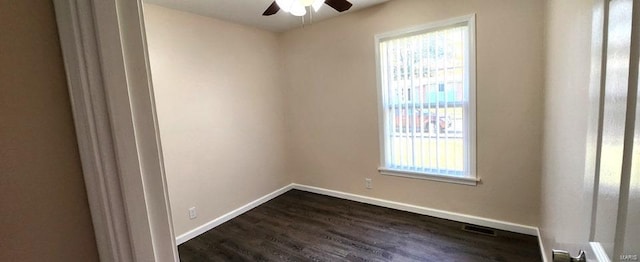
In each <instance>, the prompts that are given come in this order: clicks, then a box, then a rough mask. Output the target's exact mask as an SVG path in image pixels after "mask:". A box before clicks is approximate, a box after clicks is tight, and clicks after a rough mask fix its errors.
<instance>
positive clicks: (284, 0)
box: [276, 0, 296, 13]
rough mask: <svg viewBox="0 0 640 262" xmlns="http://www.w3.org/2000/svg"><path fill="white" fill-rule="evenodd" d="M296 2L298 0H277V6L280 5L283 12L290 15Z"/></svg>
mask: <svg viewBox="0 0 640 262" xmlns="http://www.w3.org/2000/svg"><path fill="white" fill-rule="evenodd" d="M295 1H296V0H276V4H278V6H279V7H280V9H282V11H285V12H286V13H289V12H291V5H293V2H295Z"/></svg>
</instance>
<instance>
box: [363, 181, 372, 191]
mask: <svg viewBox="0 0 640 262" xmlns="http://www.w3.org/2000/svg"><path fill="white" fill-rule="evenodd" d="M364 186H365V187H366V188H367V189H372V188H373V185H372V184H371V178H365V179H364Z"/></svg>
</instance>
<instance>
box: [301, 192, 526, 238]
mask: <svg viewBox="0 0 640 262" xmlns="http://www.w3.org/2000/svg"><path fill="white" fill-rule="evenodd" d="M292 185H293V189H298V190H302V191H307V192H311V193H316V194H321V195H326V196H332V197H337V198H342V199H347V200H352V201H356V202H361V203H366V204H371V205H376V206H381V207H387V208H392V209H397V210H402V211H407V212H411V213H417V214H421V215H427V216H432V217H437V218H443V219H448V220H453V221H458V222H462V223H469V224H474V225H478V226H484V227H490V228H495V229H500V230H505V231H510V232H516V233H521V234H527V235H532V236H538V228H536V227H532V226H526V225H521V224H515V223H511V222H506V221H500V220H495V219H489V218H483V217H477V216H470V215H465V214H460V213H454V212H449V211H444V210H438V209H432V208H426V207H421V206H415V205H410V204H405V203H400V202H394V201H389V200H384V199H379V198H372V197H366V196H361V195H356V194H351V193H345V192H340V191H335V190H329V189H324V188H319V187H312V186H305V185H300V184H295V183H294V184H292Z"/></svg>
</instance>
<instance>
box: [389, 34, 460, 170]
mask: <svg viewBox="0 0 640 262" xmlns="http://www.w3.org/2000/svg"><path fill="white" fill-rule="evenodd" d="M468 37H469V32H468V25H467V24H466V23H464V24H457V25H456V26H448V27H446V28H443V29H441V30H430V31H426V32H423V33H419V34H414V33H412V34H410V35H408V36H406V37H399V38H393V39H388V40H383V41H380V46H379V47H380V73H381V74H380V77H381V79H380V81H381V88H382V90H381V94H382V106H383V117H384V119H383V125H384V139H385V141H384V147H385V148H384V153H385V154H384V158H385V159H384V164H385V167H386V168H390V169H397V170H406V171H413V172H421V173H429V174H441V175H450V176H465V175H469V171H468V170H469V167H468V166H467V165H468V161H467V160H468V158H469V148H468V144H469V143H466V139H465V135H466V134H468V131H467V130H468V129H467V128H468V126H469V119H467V118H468V116H469V112H465V110H468V109H469V106H468V102H469V101H467V100H468V99H467V97H468V93H469V90H468V88H469V83H467V82H466V81H468V80H467V79H469V77H468V74H469V72H468V71H469V70H468V68H467V67H468V61H467V59H468V58H467V57H466V56H468V53H469V52H468V50H466V49H467V48H468V44H467V43H468V41H469V40H468Z"/></svg>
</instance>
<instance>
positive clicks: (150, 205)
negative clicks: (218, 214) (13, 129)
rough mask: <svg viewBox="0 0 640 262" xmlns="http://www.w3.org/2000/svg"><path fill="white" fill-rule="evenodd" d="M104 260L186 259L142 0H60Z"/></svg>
mask: <svg viewBox="0 0 640 262" xmlns="http://www.w3.org/2000/svg"><path fill="white" fill-rule="evenodd" d="M54 5H55V12H56V19H57V23H58V30H59V35H60V42H61V45H62V53H63V56H64V63H65V69H66V73H67V81H68V86H69V93H70V96H71V104H72V110H73V117H74V122H75V128H76V133H77V137H78V146H79V151H80V156H81V160H82V169H83V173H84V180H85V185H86V189H87V195H88V198H89V206H90V209H91V217H92V220H93V227H94V232H95V236H96V242H97V245H98V252H99V254H100V260H101V261H178V255H177V254H178V252H177V249H176V242H175V237H174V233H173V226H172V221H171V212H170V207H169V198H168V192H167V185H166V178H165V172H164V166H163V160H162V148H161V145H160V136H159V133H158V124H157V118H156V112H155V104H154V103H155V102H154V99H153V97H154V95H153V88H152V85H151V78H150V73H149V72H150V69H149V61H148V57H147V46H146V38H145V36H146V34H145V32H144V19H143V18H144V17H143V14H142V0H54Z"/></svg>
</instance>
